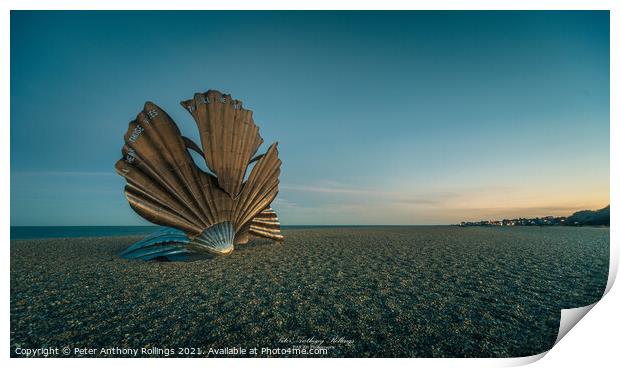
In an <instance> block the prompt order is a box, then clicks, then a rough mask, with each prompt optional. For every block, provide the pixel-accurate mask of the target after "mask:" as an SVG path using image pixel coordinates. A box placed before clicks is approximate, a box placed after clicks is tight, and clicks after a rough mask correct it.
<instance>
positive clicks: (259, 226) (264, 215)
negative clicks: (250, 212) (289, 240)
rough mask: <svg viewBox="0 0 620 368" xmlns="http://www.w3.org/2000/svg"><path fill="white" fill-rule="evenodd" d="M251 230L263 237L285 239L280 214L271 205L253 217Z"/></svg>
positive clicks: (251, 232) (253, 233)
mask: <svg viewBox="0 0 620 368" xmlns="http://www.w3.org/2000/svg"><path fill="white" fill-rule="evenodd" d="M249 232H250V234H252V235H255V236H260V237H261V238H267V239H273V240H276V241H281V240H283V239H284V237H283V236H282V233H281V232H280V220H279V219H278V215H277V214H276V212H275V211H274V210H273V209H272V208H271V207H267V209H265V210H264V211H262V212H261V213H259V214H258V215H256V217H254V218H253V219H252V222H250V229H249Z"/></svg>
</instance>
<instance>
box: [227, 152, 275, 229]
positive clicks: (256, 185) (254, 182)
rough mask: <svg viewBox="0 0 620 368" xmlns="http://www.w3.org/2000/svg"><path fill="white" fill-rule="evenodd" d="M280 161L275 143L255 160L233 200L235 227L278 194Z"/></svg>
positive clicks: (254, 214) (251, 216) (264, 206)
mask: <svg viewBox="0 0 620 368" xmlns="http://www.w3.org/2000/svg"><path fill="white" fill-rule="evenodd" d="M281 163H282V162H281V161H280V159H279V158H278V144H277V143H274V144H272V145H271V146H269V149H267V152H266V153H265V155H264V156H263V157H261V158H260V159H259V160H258V161H257V162H256V165H255V166H254V168H253V169H252V172H251V173H250V176H249V177H248V181H247V182H245V183H244V184H243V188H242V190H241V193H240V194H239V198H238V200H237V201H235V212H234V217H233V223H234V225H235V228H236V229H240V228H242V227H243V226H244V225H245V224H246V223H248V222H249V221H251V220H252V218H253V217H254V216H256V215H258V214H259V213H260V212H262V211H263V210H264V209H265V208H267V207H268V206H269V204H270V203H271V202H273V200H274V198H275V197H276V195H277V194H278V184H279V183H280V181H279V179H278V177H279V176H280V164H281Z"/></svg>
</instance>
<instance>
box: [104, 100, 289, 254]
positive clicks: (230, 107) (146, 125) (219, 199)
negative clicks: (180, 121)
mask: <svg viewBox="0 0 620 368" xmlns="http://www.w3.org/2000/svg"><path fill="white" fill-rule="evenodd" d="M181 105H182V106H183V107H184V108H185V109H186V110H187V111H189V112H190V114H192V117H193V118H194V120H195V121H196V125H197V126H198V132H199V134H200V142H201V146H198V145H197V144H196V143H194V142H193V141H192V140H190V139H189V138H187V137H184V136H182V135H181V132H180V130H179V128H178V127H177V125H176V124H175V122H174V121H173V120H172V119H171V118H170V116H168V114H166V112H165V111H164V110H162V109H161V108H160V107H158V106H157V105H155V104H154V103H152V102H147V103H146V104H145V105H144V109H143V110H142V112H140V113H139V114H138V116H137V117H136V119H135V120H134V121H132V122H131V123H129V129H128V130H127V133H126V134H125V137H124V138H125V145H124V146H123V150H122V153H123V158H122V159H120V160H119V161H118V162H117V163H116V165H115V167H116V171H117V172H118V173H119V174H120V175H121V176H123V177H124V178H125V179H126V181H127V185H126V186H125V195H126V197H127V200H128V201H129V205H130V206H131V207H132V208H133V209H134V211H136V212H137V213H138V214H139V215H140V216H142V217H144V218H145V219H147V220H148V221H150V222H152V223H154V224H157V225H161V226H164V227H163V228H162V229H161V230H159V231H157V232H155V233H154V234H151V235H149V236H148V237H146V238H145V239H143V240H141V241H139V242H138V243H135V244H133V245H132V246H130V247H129V248H128V249H127V250H125V251H124V252H123V254H122V255H123V256H124V257H125V258H136V259H144V260H149V259H169V260H183V259H188V258H189V257H191V256H193V255H198V254H215V255H227V254H230V253H231V252H232V251H233V249H234V246H235V244H245V243H247V242H248V241H249V240H250V238H251V237H252V236H256V237H262V238H267V239H272V240H274V241H277V242H279V241H282V240H283V237H282V234H281V233H280V223H279V221H278V217H277V215H276V213H275V212H274V211H273V209H271V202H273V200H274V198H275V197H276V195H277V194H278V184H279V179H278V178H279V175H280V165H281V161H280V159H279V158H278V149H277V143H274V144H272V145H271V146H269V148H268V149H267V151H266V152H265V153H264V154H260V155H256V152H257V151H258V148H259V147H260V145H261V144H262V143H263V139H262V138H261V136H260V134H259V132H258V127H257V126H256V124H254V121H253V119H252V111H250V110H246V109H244V108H243V107H242V105H241V101H239V100H235V99H233V98H232V97H231V96H230V95H226V94H222V93H220V92H218V91H215V90H210V91H208V92H206V93H196V94H195V95H194V98H193V99H191V100H187V101H183V102H181ZM189 150H193V151H195V152H196V153H198V154H199V155H200V156H202V157H203V158H204V160H205V162H206V165H207V167H208V168H209V170H210V171H211V172H205V171H204V170H202V169H201V168H200V167H198V166H197V165H196V163H195V162H194V160H193V158H192V156H191V154H190V152H189ZM253 163H254V166H253V168H252V169H251V171H250V173H249V175H248V176H247V180H245V181H244V179H245V178H246V171H248V168H249V166H250V165H251V164H253Z"/></svg>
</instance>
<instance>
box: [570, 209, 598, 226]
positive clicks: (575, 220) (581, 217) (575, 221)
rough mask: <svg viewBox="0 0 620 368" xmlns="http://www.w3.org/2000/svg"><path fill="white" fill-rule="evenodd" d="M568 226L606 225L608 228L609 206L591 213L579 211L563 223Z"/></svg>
mask: <svg viewBox="0 0 620 368" xmlns="http://www.w3.org/2000/svg"><path fill="white" fill-rule="evenodd" d="M564 223H565V224H566V225H570V226H581V225H607V226H609V206H607V207H605V208H601V209H600V210H596V211H591V210H586V211H579V212H575V213H573V214H572V215H571V216H569V217H567V218H566V221H565V222H564Z"/></svg>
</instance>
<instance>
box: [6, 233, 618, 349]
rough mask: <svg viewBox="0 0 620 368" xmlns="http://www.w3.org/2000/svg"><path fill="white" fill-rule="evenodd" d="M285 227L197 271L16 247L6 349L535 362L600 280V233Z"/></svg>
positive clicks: (44, 244)
mask: <svg viewBox="0 0 620 368" xmlns="http://www.w3.org/2000/svg"><path fill="white" fill-rule="evenodd" d="M283 234H284V236H285V239H286V240H285V242H284V244H282V245H277V244H273V243H271V242H269V241H263V240H255V241H253V242H251V243H250V244H248V245H243V246H239V247H237V248H236V249H235V251H234V252H233V253H232V254H231V255H230V256H226V257H218V258H212V259H204V260H198V261H193V262H160V261H152V262H143V261H130V260H125V259H122V258H120V257H119V256H118V254H119V253H120V252H121V251H122V250H123V249H125V248H126V247H127V246H129V245H130V244H131V243H133V242H135V241H137V240H139V239H140V237H136V236H130V237H99V238H97V237H91V238H57V239H39V240H11V261H10V264H11V270H10V271H11V277H10V279H11V306H10V308H11V337H10V341H11V346H10V349H11V356H13V357H16V356H25V355H24V354H23V352H24V351H27V350H25V349H33V350H34V349H40V348H45V347H49V348H58V349H60V350H58V351H54V352H53V353H52V354H49V356H66V357H112V356H113V357H121V356H127V357H159V356H175V357H179V356H183V357H214V356H216V357H228V356H234V357H238V356H242V357H280V356H294V357H304V356H313V357H518V356H528V355H533V354H538V353H540V352H543V351H546V350H548V349H550V348H551V347H552V346H553V343H554V341H555V339H556V336H557V331H558V326H559V322H560V310H561V309H562V308H574V307H579V306H584V305H588V304H591V303H594V302H596V301H598V300H599V299H600V298H601V296H602V295H603V292H604V289H605V286H606V283H607V274H608V265H609V228H587V227H583V228H574V227H515V228H482V227H469V228H461V227H456V226H435V227H433V226H411V227H400V226H398V227H324V228H308V229H287V230H284V231H283ZM67 347H69V350H68V351H67V350H64V351H63V349H64V348H67ZM317 347H318V348H320V349H315V350H312V351H313V353H312V354H313V355H308V350H306V351H305V354H302V353H301V350H300V349H302V348H317ZM106 349H107V350H106ZM251 349H256V350H251ZM265 349H268V350H265ZM292 349H297V350H292ZM28 351H30V350H28ZM18 352H19V353H18ZM171 352H172V354H171Z"/></svg>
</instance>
